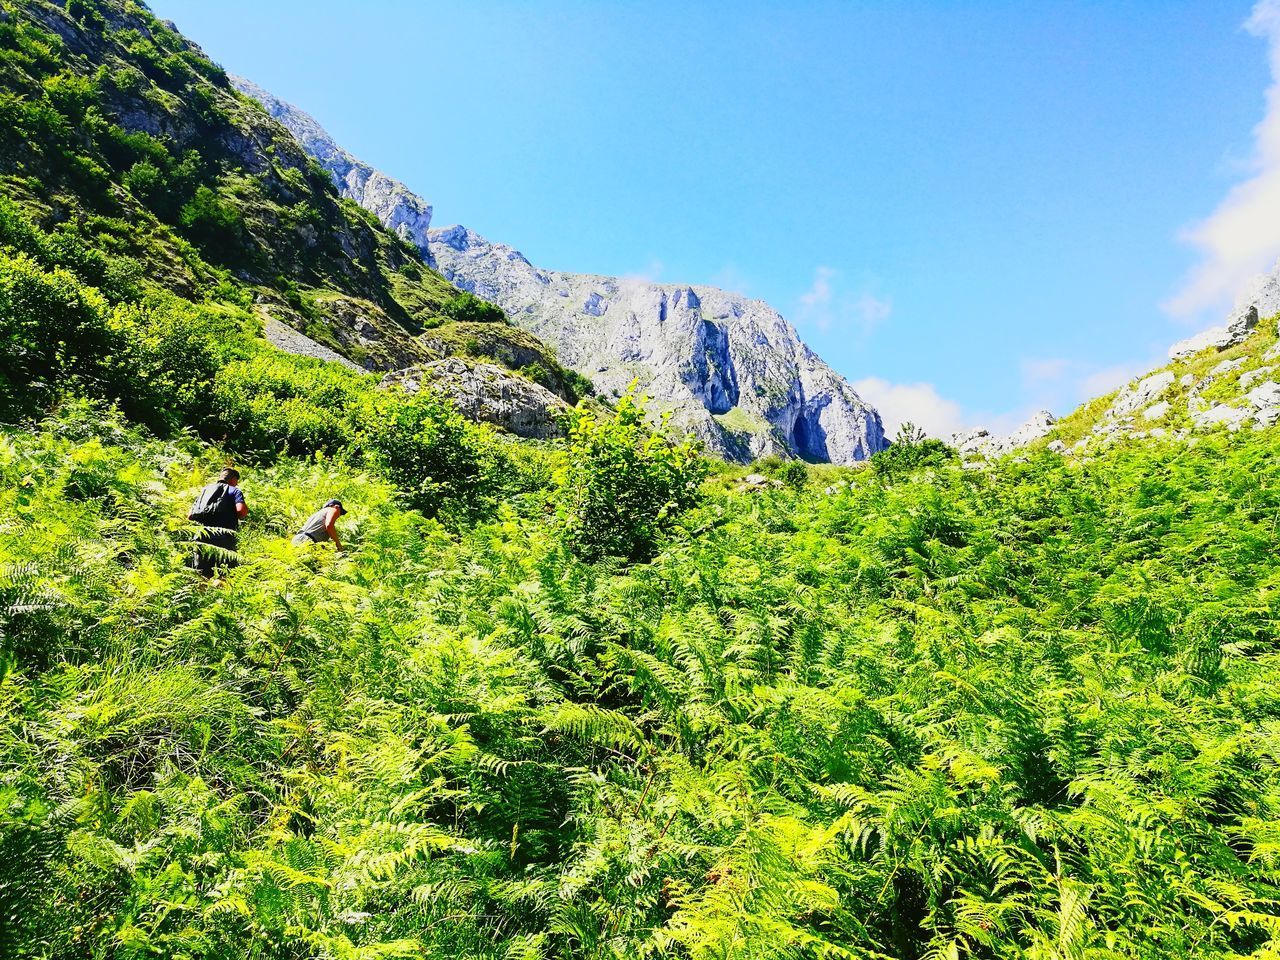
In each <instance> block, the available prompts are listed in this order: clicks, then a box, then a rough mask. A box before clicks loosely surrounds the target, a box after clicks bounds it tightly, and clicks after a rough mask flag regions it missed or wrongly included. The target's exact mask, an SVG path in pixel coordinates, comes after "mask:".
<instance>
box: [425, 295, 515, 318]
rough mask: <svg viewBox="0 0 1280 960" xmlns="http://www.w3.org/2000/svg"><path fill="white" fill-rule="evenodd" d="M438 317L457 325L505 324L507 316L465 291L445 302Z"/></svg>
mask: <svg viewBox="0 0 1280 960" xmlns="http://www.w3.org/2000/svg"><path fill="white" fill-rule="evenodd" d="M440 315H441V316H443V317H447V318H448V319H450V320H456V321H457V322H458V323H506V322H507V315H506V314H505V313H504V312H503V310H502V308H501V307H497V306H494V305H493V304H492V303H489V302H487V301H485V300H481V299H480V298H479V297H477V296H476V295H475V294H473V293H467V292H466V291H465V290H463V291H461V292H460V293H458V294H457V295H456V296H453V297H451V298H450V299H448V300H446V301H445V303H444V306H442V307H441V308H440Z"/></svg>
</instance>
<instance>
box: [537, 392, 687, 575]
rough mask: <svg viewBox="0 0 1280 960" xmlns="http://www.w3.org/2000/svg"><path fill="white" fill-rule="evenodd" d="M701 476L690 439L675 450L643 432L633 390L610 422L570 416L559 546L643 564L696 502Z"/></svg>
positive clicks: (655, 434) (661, 436) (581, 412)
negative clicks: (564, 544) (562, 537)
mask: <svg viewBox="0 0 1280 960" xmlns="http://www.w3.org/2000/svg"><path fill="white" fill-rule="evenodd" d="M664 423H665V422H664ZM705 476H706V467H705V465H704V463H703V461H702V459H701V457H699V456H698V453H697V450H696V448H695V446H694V444H693V443H692V442H691V441H690V440H685V441H683V442H679V443H676V442H673V441H671V440H669V439H668V438H667V437H666V436H665V435H664V434H663V433H662V432H661V431H659V432H650V431H649V430H648V429H647V428H646V426H645V411H644V404H643V401H642V400H640V399H637V397H636V395H635V391H634V388H632V389H631V390H628V391H627V393H626V394H624V395H623V396H622V398H621V399H620V400H619V401H618V404H617V407H616V409H615V411H614V414H613V416H612V417H611V418H608V419H602V418H600V417H597V416H596V415H594V414H592V413H589V412H587V411H585V410H582V409H577V410H575V411H574V412H573V414H572V423H571V425H570V430H569V452H568V456H567V459H566V462H565V464H564V466H563V467H562V468H561V470H560V471H559V475H558V477H557V479H558V485H559V494H558V499H559V503H560V516H561V522H562V524H563V526H564V534H565V539H566V542H567V543H568V544H569V546H570V548H571V549H572V550H573V551H574V552H575V553H577V554H578V555H579V556H582V557H585V558H589V559H594V558H598V557H601V556H604V555H612V556H617V557H623V558H626V559H629V560H646V559H648V558H650V557H651V556H652V555H653V552H654V550H655V549H656V547H657V544H658V540H659V537H660V536H661V534H662V532H663V531H664V530H666V529H667V528H668V527H669V526H670V524H671V522H672V521H673V520H674V519H675V518H676V517H677V516H679V515H680V514H681V513H682V512H683V511H685V510H687V509H689V508H690V507H692V506H693V505H694V504H696V503H697V502H698V488H699V485H700V484H701V482H702V480H703V478H704V477H705Z"/></svg>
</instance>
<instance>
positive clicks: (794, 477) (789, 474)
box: [778, 460, 809, 490]
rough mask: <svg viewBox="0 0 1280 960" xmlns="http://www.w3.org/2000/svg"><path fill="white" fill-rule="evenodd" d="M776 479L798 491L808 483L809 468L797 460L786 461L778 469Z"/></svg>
mask: <svg viewBox="0 0 1280 960" xmlns="http://www.w3.org/2000/svg"><path fill="white" fill-rule="evenodd" d="M778 479H779V480H781V481H782V482H783V483H785V484H786V485H787V486H789V487H793V488H794V489H796V490H799V489H800V488H801V487H803V486H804V485H805V484H806V483H808V482H809V468H808V467H806V466H805V465H804V464H803V463H801V462H800V461H799V460H788V461H787V462H786V463H784V464H782V465H781V466H780V467H778Z"/></svg>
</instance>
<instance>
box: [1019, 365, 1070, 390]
mask: <svg viewBox="0 0 1280 960" xmlns="http://www.w3.org/2000/svg"><path fill="white" fill-rule="evenodd" d="M1070 369H1071V361H1070V360H1067V359H1066V358H1064V357H1051V358H1049V359H1046V360H1039V359H1035V358H1033V357H1023V358H1022V359H1021V360H1019V361H1018V371H1019V372H1020V373H1021V374H1022V385H1023V386H1024V387H1031V388H1033V389H1034V388H1036V387H1041V386H1043V385H1045V384H1047V383H1056V382H1057V381H1059V380H1061V379H1062V378H1063V377H1065V376H1066V375H1067V371H1068V370H1070Z"/></svg>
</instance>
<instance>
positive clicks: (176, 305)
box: [111, 294, 244, 436]
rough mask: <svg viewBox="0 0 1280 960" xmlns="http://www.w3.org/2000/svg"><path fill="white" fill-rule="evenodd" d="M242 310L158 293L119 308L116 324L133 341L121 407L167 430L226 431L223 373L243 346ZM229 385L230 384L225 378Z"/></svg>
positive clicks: (114, 316) (123, 374) (209, 433)
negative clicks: (221, 409) (221, 413)
mask: <svg viewBox="0 0 1280 960" xmlns="http://www.w3.org/2000/svg"><path fill="white" fill-rule="evenodd" d="M241 318H242V315H241V314H239V313H237V312H236V311H233V310H228V309H226V308H220V307H216V306H213V305H208V304H201V305H197V304H193V303H190V302H189V301H186V300H181V299H179V298H177V297H173V296H162V295H159V294H156V295H153V296H151V297H150V298H148V299H147V300H145V301H143V302H140V303H133V304H126V305H122V306H119V307H117V308H116V309H115V311H114V312H113V314H112V317H111V325H112V327H113V328H114V329H115V330H116V331H117V332H118V333H119V334H120V335H121V337H122V338H123V339H124V340H125V342H126V343H127V344H128V350H127V354H126V356H125V357H123V358H122V360H123V362H124V363H125V364H127V369H125V370H122V371H121V373H120V379H121V380H127V382H129V383H130V384H132V389H131V390H128V391H125V392H124V394H123V395H122V397H121V406H122V407H123V409H124V410H125V411H126V412H128V413H129V415H130V416H131V417H132V418H133V419H134V420H136V421H138V422H139V423H146V424H148V425H150V426H151V427H153V428H154V429H157V430H160V431H162V432H168V431H171V430H173V429H175V428H177V427H181V426H192V427H195V428H196V429H197V430H200V431H201V432H202V433H204V434H205V435H206V436H223V435H225V434H224V433H222V432H220V431H222V430H223V428H224V427H225V422H223V421H221V420H220V418H218V417H216V416H215V411H216V410H217V409H218V393H217V383H218V377H219V373H220V371H221V370H222V368H223V367H224V366H225V365H226V364H227V363H228V361H229V360H230V359H231V358H232V357H233V356H235V355H236V353H237V352H239V351H241V350H243V347H242V346H240V344H241V343H242V341H243V335H244V331H243V321H242V319H241ZM224 386H225V383H224Z"/></svg>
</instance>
